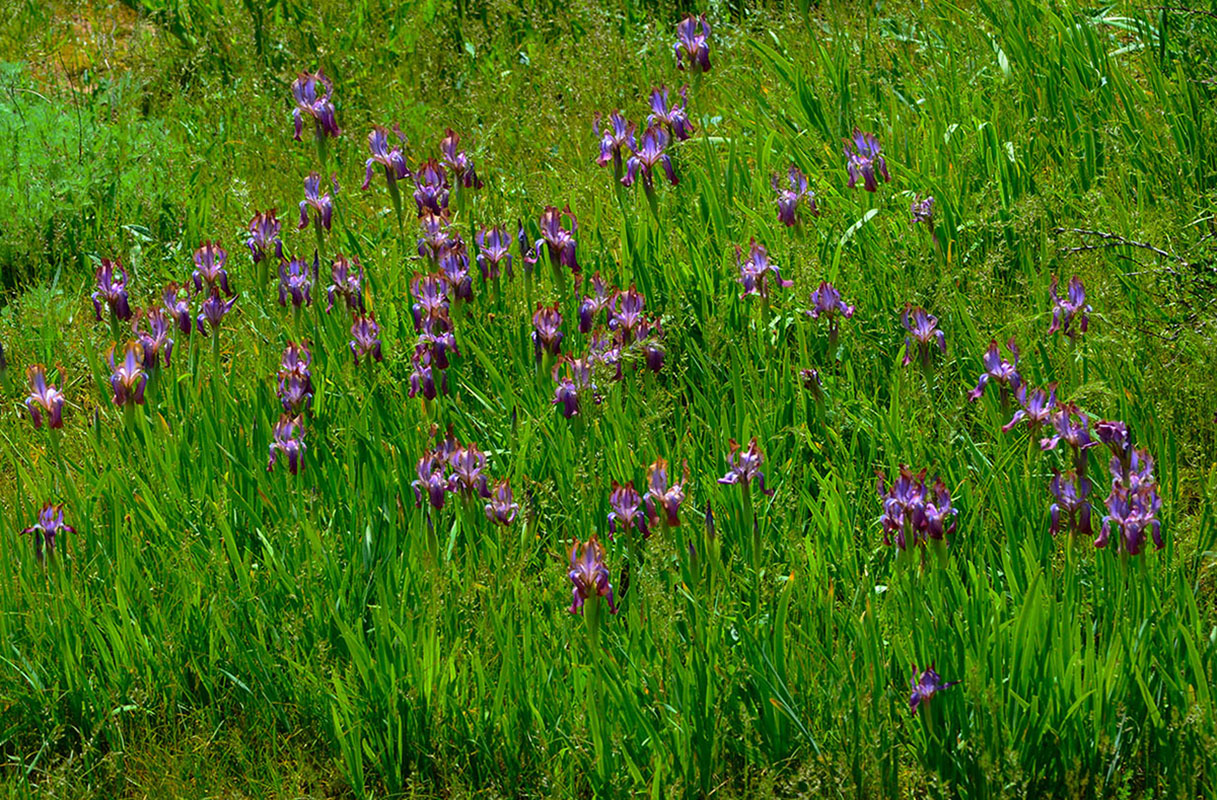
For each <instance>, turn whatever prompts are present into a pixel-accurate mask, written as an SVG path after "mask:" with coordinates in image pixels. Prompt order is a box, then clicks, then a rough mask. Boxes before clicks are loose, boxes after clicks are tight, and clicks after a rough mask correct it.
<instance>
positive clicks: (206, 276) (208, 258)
mask: <svg viewBox="0 0 1217 800" xmlns="http://www.w3.org/2000/svg"><path fill="white" fill-rule="evenodd" d="M227 263H228V251H227V250H225V249H224V248H223V247H220V243H219V242H203V244H202V245H201V246H200V247H199V249H198V250H195V251H194V273H193V274H192V275H191V277H192V278H194V288H195V291H199V292H201V291H203V284H207V288H208V290H211V289H213V288H215V287H217V286H218V287H219V288H221V289H223V290H224V294H226V295H227V296H229V297H232V290H231V289H229V288H228V270H226V269H225V268H224V265H225V264H227Z"/></svg>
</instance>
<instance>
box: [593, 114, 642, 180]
mask: <svg viewBox="0 0 1217 800" xmlns="http://www.w3.org/2000/svg"><path fill="white" fill-rule="evenodd" d="M592 132H593V133H595V134H596V135H597V136H599V137H600V157H599V158H597V159H596V163H597V164H599V165H600V166H602V167H606V166H608V165H609V163H610V162H612V164H613V170H614V171H615V172H616V173H618V174H620V172H621V154H622V152H623V151H624V150H626V149H627V148H628V149H629V150H633V149H634V123H632V122H628V121H627V120H626V118H625V117H623V116H621V112H620V111H614V112H612V113H611V114H609V124H608V126H607V127H605V129H604V130H603V131H602V130H600V112H596V117H595V119H594V120H593V121H592Z"/></svg>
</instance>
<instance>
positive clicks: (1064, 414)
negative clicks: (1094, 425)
mask: <svg viewBox="0 0 1217 800" xmlns="http://www.w3.org/2000/svg"><path fill="white" fill-rule="evenodd" d="M1050 421H1051V423H1052V432H1051V433H1050V434H1049V435H1048V436H1045V437H1044V438H1043V439H1041V440H1040V449H1041V450H1055V449H1056V447H1057V445H1059V444H1060V443H1061V442H1064V443H1065V444H1067V445H1069V447H1070V448H1071V449H1072V450H1073V456H1074V461H1075V462H1076V463H1077V468H1078V472H1079V473H1080V474H1085V472H1086V467H1085V455H1084V451H1086V450H1089V449H1090V448H1091V447H1094V446H1095V445H1097V444H1098V442H1096V441H1095V440H1094V439H1092V438H1091V437H1090V418H1089V417H1087V416H1086V412H1084V411H1082V410H1081V409H1080V408H1078V407H1077V406H1076V405H1074V404H1073V403H1063V404H1061V405H1059V406H1057V407H1056V408H1055V409H1054V410H1053V411H1052V414H1051V417H1050Z"/></svg>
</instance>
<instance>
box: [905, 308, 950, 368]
mask: <svg viewBox="0 0 1217 800" xmlns="http://www.w3.org/2000/svg"><path fill="white" fill-rule="evenodd" d="M900 322H901V324H903V325H904V329H905V330H906V331H908V332H909V335H908V336H906V337H904V361H903V362H902V363H903V364H904V366H906V367H907V366H908V365H909V364H911V363H912V362H913V342H914V341H916V342H917V357H918V359H919V360H920V361H921V365H922V366H923V367H927V368H928V367H929V366H930V364H932V363H933V361H934V349H933V348H934V345H935V344H937V345H938V349H939V350H941V351H942V352H944V353H945V352H946V351H947V336H946V334H945V333H943V332H942V331H941V330H939V329H938V317H935V316H934V315H933V314H930V313H929V312H927V311H926V310H925V309H924V308H922V307H921V306H911V305H906V306H905V307H904V313H903V314H901V315H900Z"/></svg>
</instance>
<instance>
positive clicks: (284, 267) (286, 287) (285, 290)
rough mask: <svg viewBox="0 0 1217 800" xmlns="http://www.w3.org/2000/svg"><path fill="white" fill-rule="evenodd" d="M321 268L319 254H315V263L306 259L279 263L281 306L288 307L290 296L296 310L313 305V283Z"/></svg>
mask: <svg viewBox="0 0 1217 800" xmlns="http://www.w3.org/2000/svg"><path fill="white" fill-rule="evenodd" d="M319 268H320V264H319V263H318V259H317V253H316V252H315V251H314V253H313V263H312V264H309V263H308V262H307V261H305V260H304V259H300V258H293V259H292V260H291V261H289V262H283V261H280V262H279V305H281V306H284V307H286V306H287V298H288V296H289V295H290V296H291V299H292V305H293V306H295V307H296V308H300V307H301V306H309V305H312V304H313V281H314V280H315V279H316V277H317V271H318V269H319Z"/></svg>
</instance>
